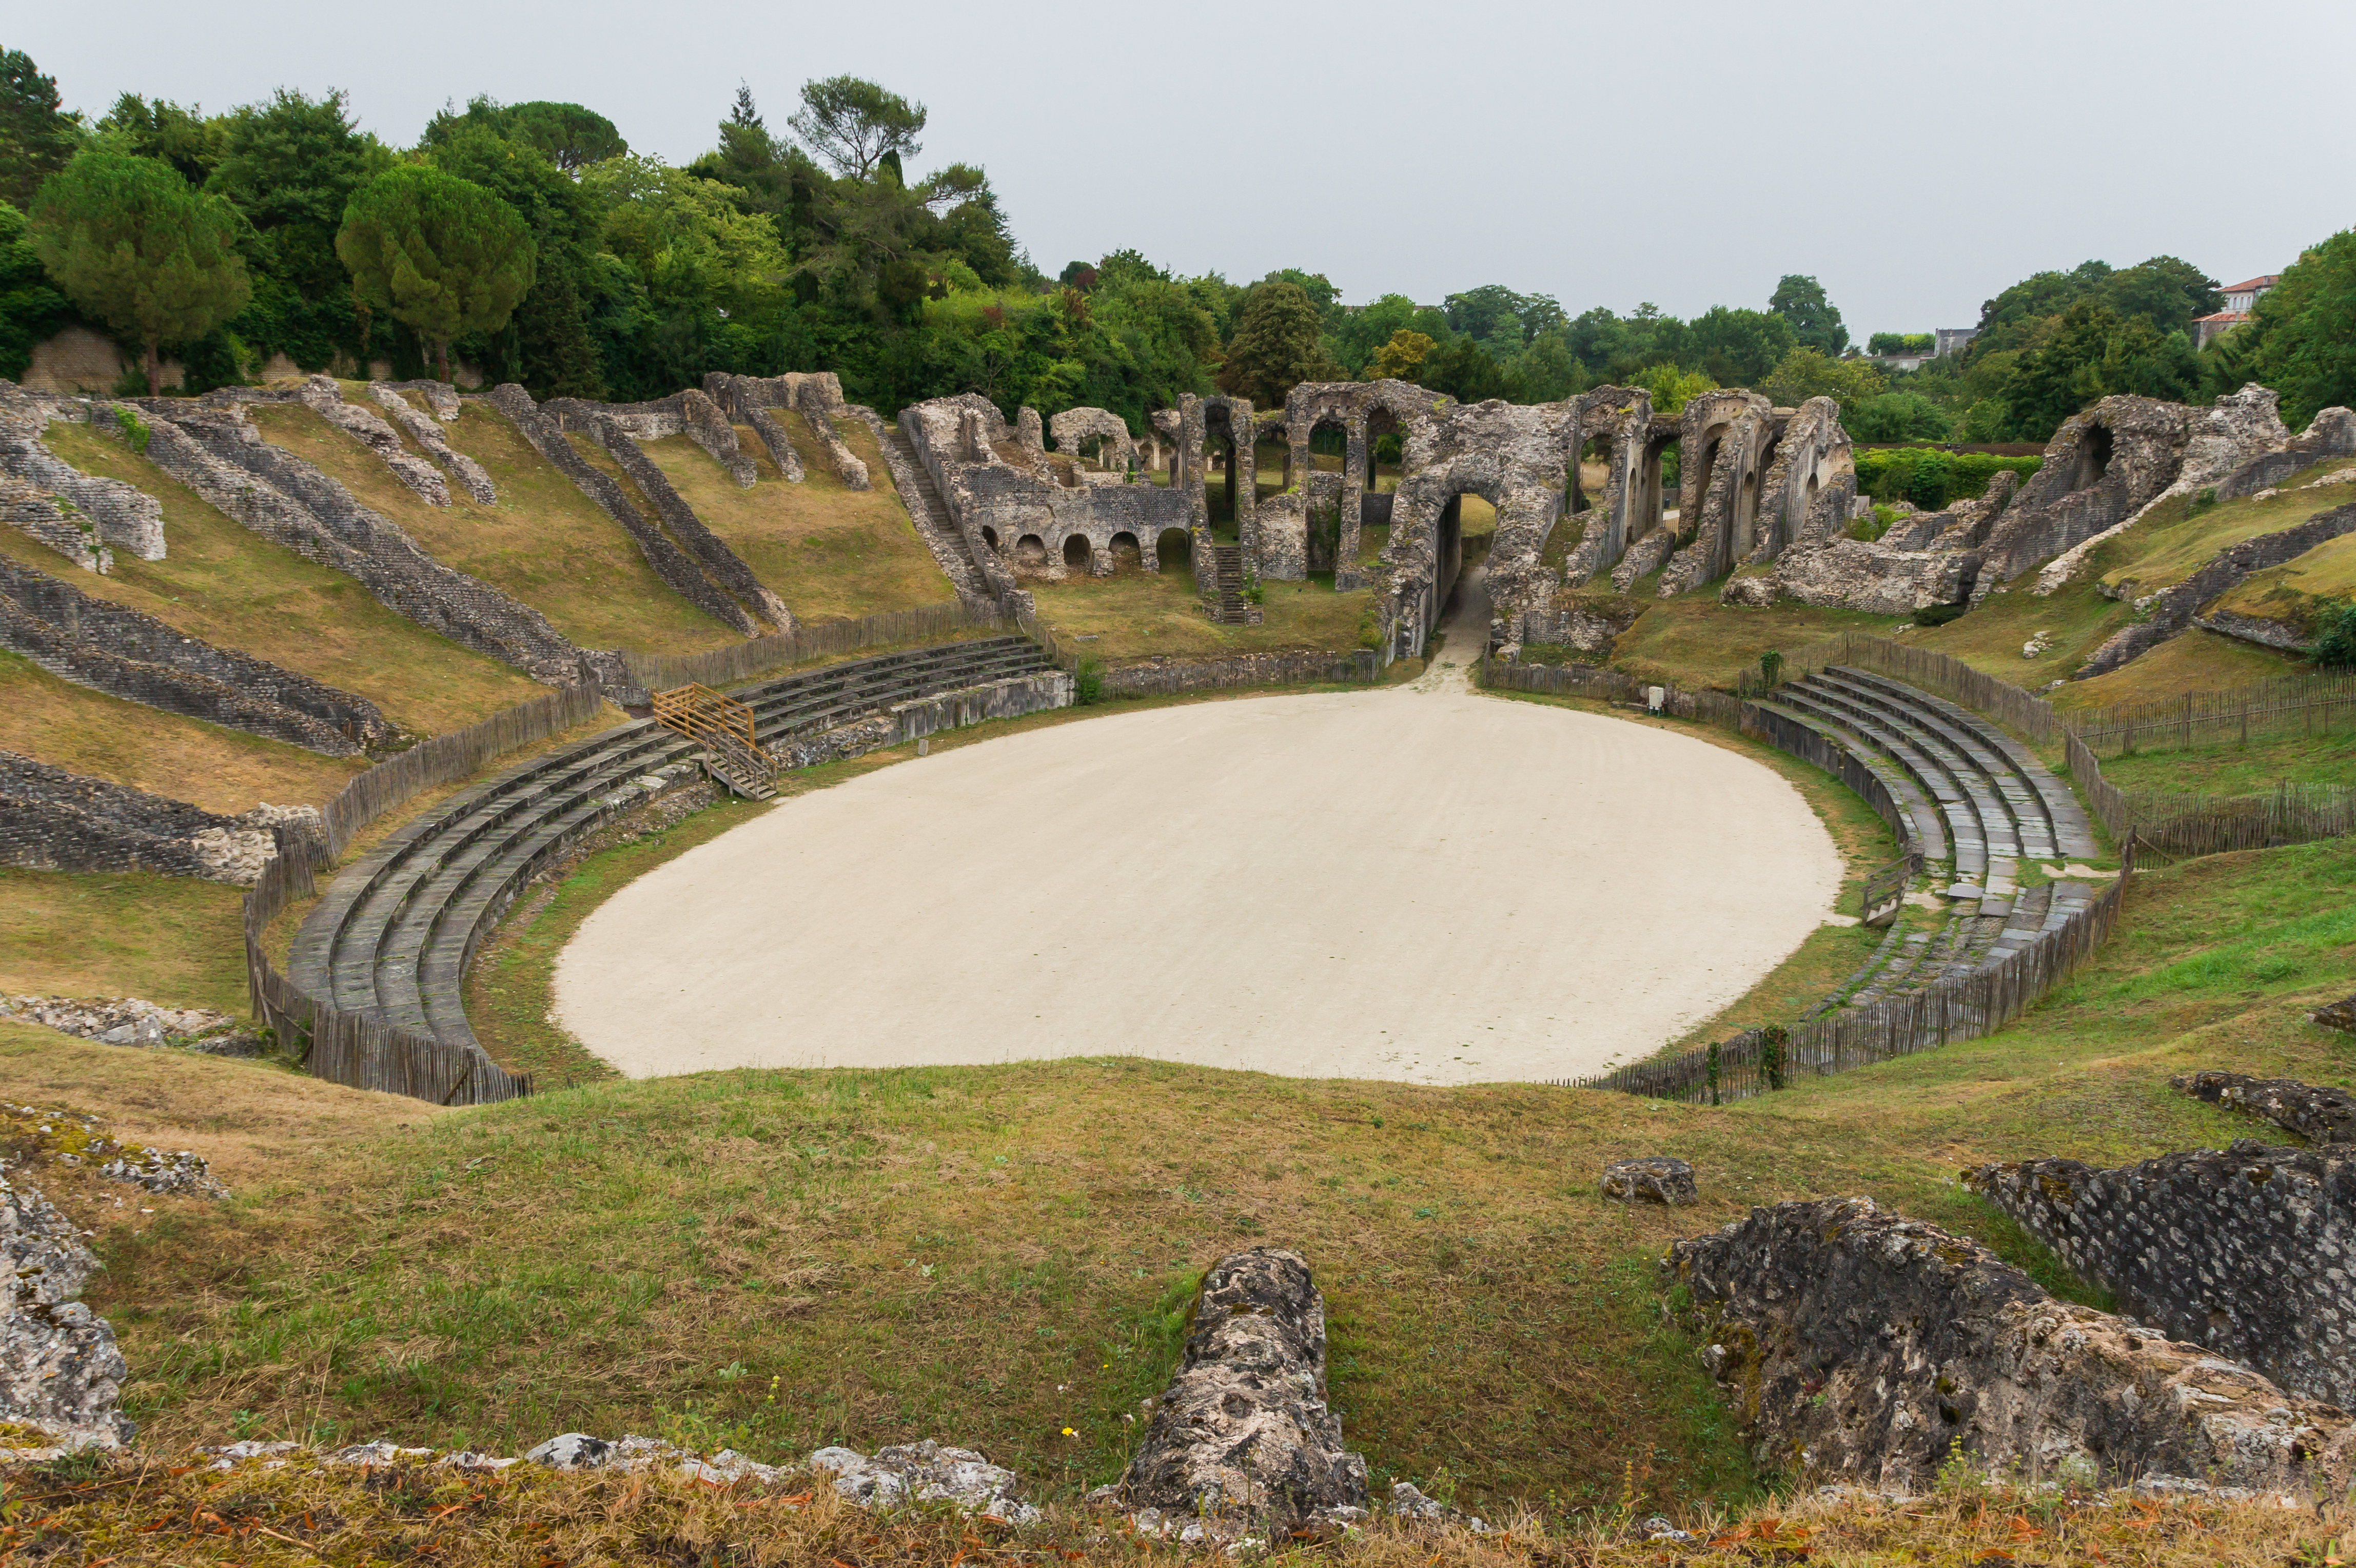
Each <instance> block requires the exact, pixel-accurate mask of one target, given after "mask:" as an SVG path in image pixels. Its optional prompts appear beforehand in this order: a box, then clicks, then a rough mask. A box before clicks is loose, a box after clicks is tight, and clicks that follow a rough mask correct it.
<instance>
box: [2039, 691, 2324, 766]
mask: <svg viewBox="0 0 2356 1568" xmlns="http://www.w3.org/2000/svg"><path fill="white" fill-rule="evenodd" d="M2070 727H2071V728H2072V730H2074V731H2075V732H2076V733H2077V736H2078V738H2079V739H2081V740H2083V741H2084V742H2085V743H2086V745H2087V746H2088V747H2089V748H2090V749H2091V750H2093V751H2094V753H2095V754H2096V755H2098V756H2102V757H2132V756H2134V755H2135V754H2136V753H2137V752H2139V751H2160V750H2168V749H2183V748H2186V747H2190V746H2246V745H2248V744H2249V743H2250V742H2251V741H2254V740H2276V739H2281V738H2284V737H2286V736H2303V737H2305V736H2319V735H2333V734H2339V733H2344V732H2346V731H2348V730H2351V729H2356V674H2349V675H2286V676H2283V677H2280V678H2278V679H2276V680H2273V681H2261V682H2254V683H2253V684H2250V685H2246V686H2229V687H2227V688H2225V689H2224V690H2223V691H2220V692H2191V693H2186V694H2185V695H2183V696H2181V697H2172V698H2169V699H2168V700H2166V701H2163V702H2152V703H2122V704H2120V705H2118V706H2116V707H2108V708H2083V709H2080V710H2079V711H2077V712H2075V713H2073V714H2070Z"/></svg>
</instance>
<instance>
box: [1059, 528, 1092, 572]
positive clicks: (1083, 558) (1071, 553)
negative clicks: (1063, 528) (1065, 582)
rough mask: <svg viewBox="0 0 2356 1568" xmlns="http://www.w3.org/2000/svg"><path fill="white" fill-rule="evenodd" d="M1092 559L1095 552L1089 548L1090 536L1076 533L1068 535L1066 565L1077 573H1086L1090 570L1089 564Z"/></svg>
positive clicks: (1065, 553) (1066, 539) (1065, 551)
mask: <svg viewBox="0 0 2356 1568" xmlns="http://www.w3.org/2000/svg"><path fill="white" fill-rule="evenodd" d="M1092 557H1093V552H1091V551H1090V550H1089V548H1088V536H1087V534H1085V533H1074V534H1070V535H1067V536H1066V538H1065V540H1064V564H1065V565H1066V566H1068V567H1070V568H1071V569H1072V570H1073V571H1075V572H1085V571H1087V569H1088V564H1089V562H1090V560H1091V559H1092Z"/></svg>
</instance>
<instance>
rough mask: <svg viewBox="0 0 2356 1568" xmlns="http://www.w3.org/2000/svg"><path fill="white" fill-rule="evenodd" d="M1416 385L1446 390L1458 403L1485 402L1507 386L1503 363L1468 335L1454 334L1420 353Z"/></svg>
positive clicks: (1503, 390) (1496, 395) (1437, 390)
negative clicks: (1425, 352)
mask: <svg viewBox="0 0 2356 1568" xmlns="http://www.w3.org/2000/svg"><path fill="white" fill-rule="evenodd" d="M1415 379H1416V382H1417V384H1418V385H1419V386H1427V387H1430V389H1431V390H1432V391H1433V392H1446V393H1447V394H1448V395H1449V396H1450V397H1452V398H1454V399H1455V400H1456V401H1457V402H1459V403H1486V402H1488V401H1489V400H1490V399H1491V398H1497V397H1504V396H1505V393H1506V392H1507V390H1508V383H1507V381H1506V380H1505V367H1503V366H1502V365H1500V364H1498V363H1497V361H1496V360H1494V359H1491V358H1490V357H1489V351H1488V350H1487V349H1483V347H1482V346H1481V345H1480V344H1479V343H1478V342H1476V341H1474V340H1473V339H1472V338H1451V339H1450V340H1449V341H1447V342H1445V343H1442V344H1441V345H1440V347H1438V348H1437V349H1433V350H1432V351H1431V352H1430V353H1429V354H1426V355H1425V356H1424V357H1423V368H1422V369H1421V370H1420V371H1418V372H1417V373H1416V378H1415Z"/></svg>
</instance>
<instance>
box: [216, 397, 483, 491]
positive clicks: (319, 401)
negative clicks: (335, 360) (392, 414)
mask: <svg viewBox="0 0 2356 1568" xmlns="http://www.w3.org/2000/svg"><path fill="white" fill-rule="evenodd" d="M245 392H247V389H245V388H243V387H232V388H224V389H222V392H221V393H208V394H206V395H207V398H208V400H209V401H213V400H219V401H237V402H259V401H267V400H263V399H260V398H252V397H247V396H243V395H241V394H243V393H245ZM223 393H226V394H227V396H226V397H223V395H222V394H223ZM294 401H295V402H297V403H301V404H303V406H304V407H305V408H307V409H309V410H311V411H312V412H313V413H316V414H317V415H318V416H319V417H320V418H322V419H324V420H326V421H327V423H328V424H332V425H334V426H335V427H336V428H337V429H338V430H340V431H342V432H343V433H344V434H345V435H348V436H350V437H351V438H352V439H353V440H355V441H357V442H359V444H360V445H361V446H365V447H367V448H368V449H369V451H371V452H373V453H375V454H376V456H377V457H378V459H379V460H380V461H381V462H382V463H383V464H384V466H385V467H388V468H390V469H391V470H392V477H393V478H396V479H399V480H400V481H401V482H402V484H404V485H406V486H408V487H409V489H412V491H414V492H416V495H417V497H418V499H421V500H423V502H425V504H426V505H428V506H438V507H446V506H448V505H449V504H450V487H449V485H448V483H447V482H446V481H444V478H442V473H441V470H440V469H438V468H436V467H434V465H433V464H431V463H429V462H427V461H425V459H424V458H423V457H420V456H416V455H415V454H413V453H412V452H411V451H410V450H409V448H408V447H406V446H402V444H401V436H400V435H399V433H398V432H396V431H395V430H394V429H393V428H392V426H391V425H390V424H386V423H385V422H384V421H383V420H382V419H381V418H380V417H379V416H378V415H377V414H376V413H373V412H371V411H370V410H369V409H365V408H362V407H360V406H359V404H357V403H346V402H345V401H344V394H343V391H342V389H341V388H339V387H337V385H336V382H335V378H334V377H332V376H309V377H305V379H304V381H303V384H302V386H301V387H300V388H298V389H297V390H296V392H295V400H294Z"/></svg>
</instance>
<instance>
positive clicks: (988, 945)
mask: <svg viewBox="0 0 2356 1568" xmlns="http://www.w3.org/2000/svg"><path fill="white" fill-rule="evenodd" d="M1468 586H1470V587H1471V588H1472V590H1473V591H1472V592H1468V593H1467V594H1466V595H1465V596H1464V603H1463V604H1462V606H1460V607H1459V608H1458V610H1457V612H1456V614H1455V615H1454V616H1453V617H1452V618H1451V621H1450V635H1449V637H1448V638H1447V639H1446V640H1445V643H1444V645H1443V647H1442V650H1441V651H1440V655H1439V657H1438V658H1437V659H1435V660H1434V662H1433V665H1432V668H1431V670H1430V671H1428V672H1427V673H1426V674H1425V675H1423V676H1422V677H1420V678H1419V679H1418V680H1417V681H1416V682H1414V683H1413V684H1412V685H1410V686H1408V687H1406V688H1396V689H1392V690H1388V691H1380V692H1366V693H1318V694H1314V695H1304V696H1289V697H1269V698H1265V699H1256V700H1252V701H1246V702H1227V703H1202V704H1199V705H1196V706H1191V707H1173V708H1160V709H1150V710H1145V711H1141V712H1134V713H1129V714H1119V713H1116V714H1112V715H1110V716H1108V717H1105V718H1100V719H1092V720H1090V721H1089V722H1087V723H1086V724H1076V725H1062V726H1059V727H1055V728H1052V729H1044V730H1037V731H1033V732H1031V733H1029V734H1025V735H1020V736H1010V737H1008V738H1006V739H1003V740H997V741H991V742H990V743H988V744H986V745H981V746H966V747H961V748H958V749H957V750H954V751H949V752H945V753H943V754H941V755H939V756H937V757H927V758H925V759H923V760H921V761H913V762H909V763H905V764H904V765H902V766H900V767H896V768H884V769H883V770H882V771H880V772H877V773H873V774H870V775H868V776H866V777H864V778H862V779H854V780H852V781H851V782H849V783H846V784H841V785H838V786H837V787H835V788H833V789H823V790H819V791H818V792H816V793H814V794H810V795H806V796H803V797H801V798H799V799H798V800H791V801H788V802H787V804H785V805H784V806H782V807H780V808H779V809H778V810H776V811H772V812H770V813H768V814H766V815H765V816H763V817H761V818H759V819H758V820H756V821H755V822H750V823H748V824H746V825H745V826H744V827H742V828H739V829H737V830H735V831H734V832H730V833H728V834H727V835H725V836H724V837H723V838H720V839H718V840H715V841H714V842H712V843H709V844H706V845H704V846H703V847H702V848H701V849H697V850H695V851H693V852H691V853H690V854H686V855H683V856H681V857H680V859H678V860H676V861H673V862H672V863H670V864H669V865H666V866H664V867H662V868H661V869H660V870H659V871H656V872H653V873H651V874H650V875H647V876H645V877H643V878H641V879H640V880H639V881H637V882H635V883H633V884H631V885H630V886H627V887H625V888H624V889H622V890H621V891H620V892H619V893H617V894H616V895H615V896H614V897H613V898H612V899H611V900H610V901H608V902H607V903H606V904H605V906H604V907H603V908H600V909H599V910H598V911H597V912H596V914H595V915H594V916H593V917H591V918H590V919H589V920H588V922H587V923H586V924H585V925H584V927H583V928H582V930H581V933H580V935H579V936H578V937H576V938H575V939H574V940H573V943H572V945H571V946H570V947H569V948H568V949H567V950H565V953H564V955H563V957H562V961H560V964H559V967H558V971H557V977H556V994H557V1006H558V1010H559V1015H560V1017H561V1018H562V1022H563V1024H564V1025H565V1026H566V1027H568V1028H570V1029H571V1030H573V1033H574V1034H576V1035H577V1036H579V1037H580V1038H581V1039H582V1040H583V1041H584V1042H585V1043H586V1044H587V1045H588V1046H589V1047H590V1048H591V1049H593V1050H594V1051H596V1052H597V1053H598V1054H599V1055H601V1056H603V1057H605V1058H606V1059H608V1060H610V1061H612V1062H613V1063H615V1064H616V1066H618V1067H619V1068H621V1069H623V1070H624V1071H626V1072H628V1073H630V1074H632V1075H634V1076H653V1075H656V1074H662V1073H678V1072H694V1071H700V1070H702V1069H711V1068H723V1067H737V1066H772V1067H789V1066H790V1067H819V1066H826V1067H885V1066H913V1065H917V1064H923V1063H958V1062H988V1061H1001V1060H1015V1059H1022V1058H1040V1057H1059V1056H1114V1055H1134V1056H1152V1057H1163V1058H1173V1059H1177V1060H1183V1061H1193V1062H1202V1063H1206V1064H1210V1065H1214V1066H1219V1067H1231V1068H1245V1069H1258V1070H1262V1071H1268V1072H1278V1073H1287V1074H1295V1075H1300V1076H1306V1077H1321V1078H1322V1077H1349V1078H1382V1079H1407V1080H1410V1081H1414V1082H1419V1083H1464V1082H1480V1081H1486V1080H1494V1079H1551V1078H1568V1077H1572V1076H1575V1075H1577V1074H1580V1073H1583V1072H1589V1071H1592V1070H1594V1069H1597V1068H1599V1067H1601V1066H1604V1065H1606V1064H1608V1063H1609V1062H1611V1061H1612V1060H1613V1059H1615V1058H1617V1059H1627V1058H1633V1057H1638V1056H1643V1055H1645V1054H1648V1053H1649V1052H1651V1051H1652V1050H1653V1049H1655V1048H1656V1047H1658V1045H1659V1044H1660V1042H1661V1041H1663V1040H1665V1039H1668V1038H1672V1037H1674V1036H1676V1035H1678V1034H1680V1033H1682V1032H1683V1031H1684V1030H1685V1029H1687V1028H1688V1027H1690V1026H1692V1024H1693V1023H1694V1022H1695V1021H1696V1020H1697V1019H1698V1018H1702V1017H1706V1016H1708V1015H1709V1014H1711V1013H1713V1012H1715V1011H1717V1010H1718V1009H1719V1007H1721V1006H1723V1005H1725V1004H1727V1003H1728V1002H1730V1001H1732V1000H1733V999H1734V998H1735V997H1737V996H1739V995H1740V994H1741V993H1743V992H1744V991H1746V990H1747V989H1749V988H1750V986H1751V983H1753V982H1754V981H1756V980H1757V979H1758V978H1759V976H1761V975H1762V974H1763V973H1765V972H1767V971H1768V970H1769V969H1771V968H1772V967H1773V966H1774V965H1775V964H1776V963H1777V962H1779V961H1781V960H1782V959H1783V957H1784V956H1785V955H1786V954H1788V953H1789V952H1790V951H1791V950H1793V949H1794V948H1795V947H1797V946H1798V945H1799V943H1800V941H1801V940H1802V939H1804V937H1806V935H1807V934H1808V932H1809V931H1810V930H1811V929H1814V928H1815V926H1816V925H1817V924H1818V923H1819V922H1820V921H1821V920H1822V918H1823V917H1824V915H1825V914H1826V912H1828V911H1829V910H1830V909H1831V908H1832V902H1833V898H1834V895H1835V893H1836V891H1837V887H1838V885H1839V878H1840V863H1839V859H1838V856H1837V854H1835V852H1834V849H1833V845H1832V843H1831V841H1830V840H1829V839H1828V838H1827V837H1826V834H1825V832H1824V829H1823V828H1822V827H1821V826H1820V825H1819V824H1818V822H1817V821H1816V818H1815V813H1814V812H1812V811H1810V810H1809V808H1808V805H1807V803H1806V801H1805V800H1803V799H1802V798H1801V797H1800V795H1799V793H1798V792H1797V791H1796V790H1794V789H1793V788H1792V787H1791V786H1790V785H1789V784H1787V783H1785V782H1784V781H1783V779H1780V778H1778V777H1777V776H1776V775H1775V774H1774V773H1772V772H1771V771H1769V770H1768V769H1767V768H1762V767H1761V766H1760V765H1759V764H1757V763H1755V762H1752V761H1751V760H1749V759H1748V758H1746V757H1741V756H1740V755H1738V754H1736V753H1734V752H1731V751H1728V750H1726V749H1724V748H1723V747H1719V746H1711V745H1708V744H1707V743H1706V742H1703V741H1699V740H1694V739H1689V738H1687V737H1686V736H1680V735H1676V734H1675V733H1673V732H1669V731H1665V730H1660V729H1655V728H1650V727H1647V726H1644V725H1630V724H1621V723H1618V722H1617V721H1615V720H1612V719H1609V718H1603V717H1601V716H1598V715H1595V714H1580V713H1574V712H1570V711H1569V710H1565V709H1560V708H1548V707H1541V706H1538V705H1537V704H1533V703H1508V702H1501V701H1498V700H1495V699H1493V698H1489V697H1485V696H1482V695H1480V694H1478V693H1474V692H1473V691H1472V690H1471V688H1470V686H1469V684H1468V683H1467V678H1466V677H1467V666H1468V665H1469V663H1470V662H1471V661H1472V660H1474V659H1477V658H1478V656H1479V652H1480V649H1481V645H1482V641H1483V638H1484V636H1485V633H1486V629H1487V622H1488V609H1487V605H1486V601H1485V599H1484V598H1482V597H1480V596H1479V595H1478V593H1477V587H1478V585H1477V583H1476V584H1473V585H1468Z"/></svg>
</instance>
